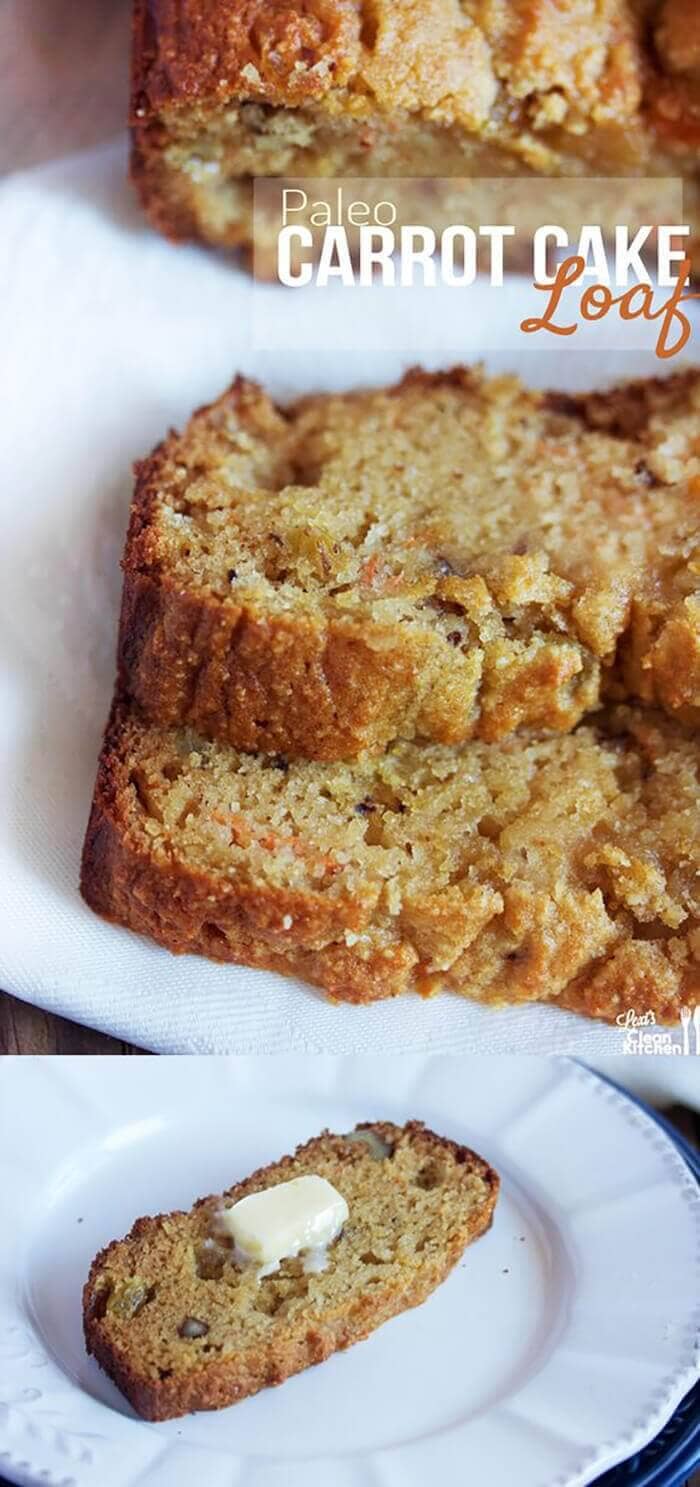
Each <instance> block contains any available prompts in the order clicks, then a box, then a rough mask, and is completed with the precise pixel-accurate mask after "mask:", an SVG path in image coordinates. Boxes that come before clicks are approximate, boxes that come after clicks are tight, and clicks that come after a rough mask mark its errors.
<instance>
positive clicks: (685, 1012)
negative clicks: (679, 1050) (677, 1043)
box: [681, 1007, 700, 1053]
mask: <svg viewBox="0 0 700 1487" xmlns="http://www.w3.org/2000/svg"><path fill="white" fill-rule="evenodd" d="M699 1010H700V1009H699V1008H698V1007H696V1008H695V1011H696V1012H698V1011H699ZM692 1017H693V1014H692V1012H691V1010H690V1007H681V1027H682V1028H683V1052H684V1053H690V1022H691V1018H692ZM697 1040H698V1024H697V1022H696V1023H695V1041H696V1043H697Z"/></svg>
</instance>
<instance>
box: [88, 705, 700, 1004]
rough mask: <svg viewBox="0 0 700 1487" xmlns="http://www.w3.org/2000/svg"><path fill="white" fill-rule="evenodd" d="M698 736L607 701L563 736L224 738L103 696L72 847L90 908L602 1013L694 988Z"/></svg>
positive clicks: (330, 983) (413, 978)
mask: <svg viewBox="0 0 700 1487" xmlns="http://www.w3.org/2000/svg"><path fill="white" fill-rule="evenodd" d="M699 758H700V750H699V746H698V742H697V740H696V739H694V738H693V737H692V735H691V734H690V732H689V730H686V729H684V728H683V727H682V726H681V725H679V724H675V723H672V722H670V721H669V720H668V719H667V718H665V717H664V716H663V715H662V714H658V713H654V712H653V711H651V710H649V711H645V710H639V709H635V708H629V707H624V706H618V707H613V708H612V709H611V710H610V711H608V712H603V713H601V714H600V715H597V716H594V717H593V718H592V719H591V720H590V721H589V722H587V723H586V724H582V725H580V726H579V727H578V728H577V730H576V731H575V732H574V733H572V734H569V735H565V736H556V737H549V738H542V737H531V738H528V737H525V736H521V737H518V738H515V739H510V740H508V741H505V742H502V743H499V744H485V743H481V742H470V743H466V744H463V745H461V746H460V747H450V746H447V745H439V744H430V745H416V744H415V743H410V742H400V743H396V744H394V745H393V746H392V747H390V748H389V749H388V750H387V751H386V752H385V753H384V754H383V755H381V756H379V757H378V758H372V757H369V756H365V757H364V759H362V760H360V761H357V762H355V763H345V764H325V765H324V764H319V763H313V762H303V763H302V762H296V763H293V762H289V761H288V760H287V759H286V758H285V757H284V756H282V755H278V756H263V755H258V756H254V755H247V754H240V753H237V752H236V751H234V750H233V749H231V748H230V747H227V746H224V745H218V744H214V743H207V742H205V741H204V740H203V739H202V738H200V737H198V736H197V735H195V734H193V733H192V732H191V731H189V730H180V731H178V730H174V729H162V728H158V727H157V726H155V725H147V724H144V723H143V722H142V721H141V720H140V719H139V718H137V716H136V715H135V714H134V713H132V712H130V711H129V708H128V707H127V706H125V705H123V704H120V703H117V704H116V705H115V708H114V711H113V715H112V719H111V722H110V725H109V727H108V731H107V734H106V738H105V742H104V746H103V751H102V756H101V760H100V764H99V771H98V778H97V784H96V788H95V795H94V802H93V808H92V815H91V818H90V823H89V827H88V832H87V838H86V842H85V847H84V854H83V868H82V891H83V894H84V897H85V898H86V900H87V902H88V903H89V904H90V906H91V907H92V908H93V909H94V910H95V911H96V912H97V913H99V914H102V915H104V916H105V917H106V918H108V919H111V920H114V921H116V922H118V923H120V924H123V925H126V926H128V927H129V928H131V929H133V930H136V931H137V932H140V933H142V934H146V935H149V936H151V937H152V938H153V939H155V940H157V941H158V942H159V943H160V944H161V945H164V946H166V947H167V948H168V949H170V950H172V951H175V952H185V951H193V952H196V953H198V954H201V955H207V956H210V957H212V958H213V959H215V960H222V961H233V962H239V963H244V964H248V965H252V966H263V967H268V968H270V969H273V970H277V971H281V972H283V973H286V974H289V975H297V976H300V977H302V978H304V979H305V980H307V981H310V982H314V983H316V984H317V985H319V986H321V987H323V988H324V989H325V991H326V992H327V993H329V995H330V996H331V997H332V998H336V999H339V1000H347V1001H350V1002H370V1001H373V1000H375V999H378V998H382V997H388V996H393V995H395V994H396V993H398V992H402V991H405V990H409V989H415V990H418V991H422V992H425V993H427V992H431V991H434V990H438V989H440V988H442V987H445V988H448V989H453V990H454V991H457V992H461V993H462V994H463V995H464V996H468V997H472V998H476V999H478V1000H482V1001H489V1002H497V1003H506V1002H524V1001H539V1002H543V1001H547V1002H551V1003H552V1004H553V1005H556V1006H561V1007H567V1008H570V1009H573V1010H575V1011H578V1012H581V1013H583V1014H587V1015H589V1016H591V1017H600V1018H604V1019H607V1020H609V1021H613V1020H614V1019H615V1018H616V1017H618V1016H619V1014H620V1013H624V1012H627V1011H630V1010H633V1011H635V1012H638V1013H640V1014H641V1013H644V1012H649V1011H651V1012H653V1013H654V1015H655V1017H656V1019H657V1020H658V1021H670V1022H674V1021H676V1020H677V1018H678V1015H679V1009H680V1007H681V1005H682V1004H684V1003H688V1002H690V1003H692V1002H693V1001H695V1000H697V999H698V995H699V993H700V788H699V781H698V764H699Z"/></svg>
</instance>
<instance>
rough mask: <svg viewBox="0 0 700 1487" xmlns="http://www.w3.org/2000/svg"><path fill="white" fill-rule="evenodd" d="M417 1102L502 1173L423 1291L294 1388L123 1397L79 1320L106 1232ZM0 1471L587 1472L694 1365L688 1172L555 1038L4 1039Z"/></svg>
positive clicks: (134, 1475)
mask: <svg viewBox="0 0 700 1487" xmlns="http://www.w3.org/2000/svg"><path fill="white" fill-rule="evenodd" d="M376 1117H388V1118H391V1119H396V1120H398V1121H403V1120H404V1119H406V1118H409V1117H418V1118H422V1119H424V1120H425V1121H427V1122H428V1123H429V1124H432V1125H434V1127H435V1128H436V1129H437V1130H439V1131H440V1132H442V1133H444V1134H446V1135H449V1136H452V1137H456V1138H457V1139H458V1140H461V1141H466V1142H467V1143H470V1144H472V1145H473V1146H474V1147H475V1148H476V1149H477V1150H479V1151H481V1152H482V1153H483V1154H484V1155H485V1156H486V1157H487V1158H488V1159H489V1160H490V1161H492V1162H493V1163H494V1165H495V1166H496V1167H497V1168H498V1170H499V1171H500V1173H501V1175H502V1178H503V1192H502V1196H501V1198H500V1201H499V1204H498V1207H497V1211H496V1217H495V1222H494V1226H493V1228H492V1230H491V1232H490V1233H489V1234H488V1235H486V1236H485V1237H484V1238H483V1239H482V1240H480V1241H479V1242H478V1243H477V1244H475V1245H474V1246H472V1247H471V1248H470V1249H469V1250H468V1251H467V1253H466V1255H465V1258H464V1260H463V1261H462V1262H461V1263H460V1264H459V1266H458V1267H457V1268H456V1269H455V1270H454V1271H453V1273H452V1274H451V1275H450V1277H449V1278H448V1280H447V1281H446V1282H445V1284H444V1285H443V1286H441V1287H440V1288H439V1290H438V1291H437V1292H436V1293H435V1294H434V1295H433V1296H432V1297H431V1298H429V1300H428V1301H427V1302H426V1303H425V1305H424V1306H422V1307H421V1308H420V1309H419V1310H417V1311H414V1312H407V1313H405V1314H404V1315H403V1316H401V1317H399V1318H397V1319H396V1320H394V1321H393V1322H390V1323H389V1324H388V1325H387V1326H385V1327H383V1328H381V1329H380V1330H379V1331H378V1332H377V1333H375V1334H374V1335H373V1336H372V1337H371V1338H370V1339H369V1340H367V1341H366V1342H364V1343H362V1344H361V1345H359V1346H357V1347H355V1348H353V1349H351V1350H350V1352H348V1353H347V1354H342V1355H340V1354H339V1355H337V1356H335V1357H334V1358H332V1359H331V1360H330V1361H329V1362H328V1363H325V1364H324V1365H323V1366H322V1367H319V1368H315V1369H311V1370H309V1371H308V1372H306V1373H304V1374H300V1375H299V1376H298V1377H296V1378H295V1379H292V1380H290V1381H289V1382H288V1383H286V1384H285V1385H284V1387H283V1388H281V1389H276V1390H265V1391H263V1392H262V1393H261V1394H259V1395H257V1396H256V1397H255V1398H254V1399H250V1400H247V1401H244V1402H243V1403H241V1404H239V1405H237V1406H235V1407H234V1408H232V1409H228V1410H223V1411H221V1412H219V1413H217V1414H200V1415H192V1416H189V1417H187V1418H186V1419H183V1420H177V1421H172V1422H170V1423H168V1424H164V1425H157V1426H154V1425H148V1424H145V1423H143V1422H142V1421H139V1420H137V1419H136V1417H135V1416H134V1415H133V1413H132V1411H131V1410H130V1408H129V1406H128V1405H127V1404H126V1403H125V1402H124V1400H123V1399H122V1398H121V1396H120V1395H119V1393H118V1392H117V1390H116V1389H115V1388H114V1387H113V1385H112V1384H111V1383H110V1382H109V1380H108V1379H106V1378H105V1377H104V1375H103V1374H102V1373H101V1372H100V1371H99V1370H98V1368H97V1366H96V1365H95V1364H94V1363H93V1362H92V1361H90V1360H88V1359H87V1357H86V1355H85V1352H84V1348H83V1344H82V1338H81V1317H80V1295H81V1286H82V1283H83V1281H84V1279H85V1276H86V1273H87V1269H88V1266H89V1263H90V1260H91V1259H92V1257H93V1255H94V1253H95V1252H96V1251H97V1250H98V1249H99V1248H100V1247H101V1246H102V1245H104V1244H105V1243H106V1242H107V1241H108V1240H110V1239H112V1238H114V1237H115V1235H119V1234H122V1233H124V1232H125V1231H126V1230H127V1229H128V1228H129V1227H130V1225H131V1222H132V1221H133V1219H134V1218H135V1217H136V1216H137V1215H138V1214H141V1213H145V1212H158V1211H163V1210H168V1209H170V1208H174V1207H178V1206H187V1205H189V1204H190V1203H191V1201H192V1200H193V1199H194V1198H196V1197H197V1196H201V1195H202V1194H205V1193H208V1192H212V1191H214V1192H215V1191H219V1190H221V1189H222V1188H223V1187H224V1186H227V1185H228V1184H230V1183H231V1182H233V1181H234V1180H236V1179H238V1178H240V1177H243V1176H244V1175H245V1174H246V1173H247V1172H248V1171H250V1170H251V1169H252V1168H254V1167H256V1166H257V1165H258V1164H259V1163H261V1162H266V1161H268V1160H272V1159H274V1158H275V1157H277V1156H280V1155H281V1154H282V1153H283V1152H285V1151H287V1150H290V1149H292V1148H293V1146H294V1145H295V1144H296V1143H297V1142H299V1141H302V1140H305V1139H307V1138H308V1137H309V1136H311V1135H314V1134H316V1133H317V1132H318V1131H319V1130H320V1129H322V1128H323V1127H324V1126H330V1127H331V1128H332V1129H336V1130H345V1129H348V1128H350V1127H352V1125H353V1124H354V1123H355V1122H356V1121H357V1120H361V1119H367V1118H376ZM0 1125H1V1127H2V1129H3V1130H4V1131H5V1132H6V1133H7V1132H9V1131H12V1141H11V1142H10V1141H7V1140H5V1142H4V1143H3V1147H4V1150H3V1154H2V1157H1V1158H0V1190H1V1191H2V1193H3V1199H4V1209H5V1216H6V1217H5V1226H6V1225H7V1216H8V1215H9V1216H11V1225H10V1230H9V1243H8V1231H7V1228H6V1227H5V1235H4V1244H3V1248H2V1253H1V1254H0V1473H1V1472H4V1473H5V1474H6V1475H9V1476H10V1478H11V1479H12V1480H13V1481H16V1482H18V1483H22V1484H27V1483H29V1484H32V1487H39V1484H40V1483H48V1484H50V1487H136V1484H137V1483H138V1487H191V1483H192V1480H193V1479H194V1480H199V1481H201V1482H202V1483H206V1484H207V1487H237V1484H245V1487H327V1484H328V1483H332V1484H333V1487H423V1484H424V1483H425V1482H426V1481H427V1480H431V1481H435V1482H439V1483H440V1484H441V1487H458V1484H459V1487H461V1484H463V1483H464V1481H465V1480H469V1481H472V1482H478V1483H482V1482H483V1483H488V1487H513V1483H514V1482H516V1481H517V1483H518V1487H582V1484H584V1483H588V1482H590V1481H591V1480H592V1479H594V1478H595V1477H596V1476H597V1474H598V1473H599V1472H600V1471H602V1470H603V1469H604V1468H606V1467H608V1466H610V1465H612V1464H614V1463H615V1462H617V1461H619V1460H622V1459H623V1458H624V1457H626V1456H628V1455H629V1454H631V1453H632V1452H633V1451H635V1450H637V1449H638V1448H639V1447H641V1446H642V1445H644V1444H645V1443H646V1442H647V1441H648V1440H649V1439H650V1438H651V1437H652V1436H653V1435H654V1434H655V1433H656V1431H657V1430H658V1429H659V1428H660V1427H661V1426H662V1425H663V1424H664V1422H665V1421H666V1420H667V1418H668V1417H669V1415H670V1414H671V1412H672V1411H673V1409H674V1408H675V1406H676V1404H677V1403H678V1401H679V1400H680V1399H681V1398H682V1396H683V1394H684V1393H685V1392H686V1390H687V1389H688V1388H689V1387H690V1386H691V1385H692V1384H693V1382H694V1380H695V1378H696V1377H697V1375H698V1327H697V1323H698V1300H699V1298H700V1291H699V1289H698V1281H699V1276H698V1263H699V1254H700V1199H699V1197H698V1190H697V1187H696V1185H695V1183H694V1182H693V1180H692V1179H691V1177H690V1175H689V1174H688V1171H687V1169H686V1168H685V1167H684V1165H683V1163H682V1161H681V1160H680V1158H679V1157H678V1155H677V1153H676V1152H675V1151H674V1149H673V1147H672V1145H671V1143H670V1142H669V1141H668V1140H667V1139H666V1138H665V1137H664V1135H663V1134H662V1133H661V1132H660V1131H659V1130H658V1128H657V1127H655V1126H654V1125H653V1123H652V1122H651V1121H649V1119H648V1118H647V1117H645V1116H644V1115H643V1114H641V1113H640V1112H639V1110H638V1109H637V1108H636V1107H635V1106H633V1105H632V1104H631V1103H630V1102H629V1101H628V1100H626V1099H625V1098H624V1097H622V1096H620V1095H618V1094H617V1093H616V1092H615V1091H614V1090H612V1089H611V1088H610V1087H609V1086H607V1085H606V1084H604V1083H603V1082H602V1081H600V1080H599V1079H598V1077H597V1076H596V1075H594V1074H592V1073H591V1072H590V1071H588V1070H586V1069H584V1068H583V1067H582V1066H580V1065H577V1064H575V1063H572V1062H570V1061H568V1060H564V1059H560V1060H546V1059H528V1058H520V1059H518V1058H511V1059H507V1060H501V1061H499V1063H498V1064H497V1065H496V1064H494V1061H493V1060H490V1059H488V1058H486V1059H479V1058H474V1059H458V1058H412V1057H394V1058H364V1059H359V1060H357V1059H349V1058H344V1059H343V1058H341V1059H333V1058H329V1057H319V1058H314V1059H305V1058H294V1057H285V1058H277V1059H270V1058H249V1059H246V1058H239V1059H232V1060H228V1059H219V1060H212V1059H188V1060H186V1061H185V1060H181V1059H167V1060H159V1061H158V1062H156V1063H153V1062H152V1061H150V1060H141V1059H135V1060H128V1061H126V1060H123V1059H113V1060H110V1059H100V1060H98V1059H94V1060H93V1059H91V1060H86V1059H65V1058H64V1059H52V1060H49V1059H43V1060H42V1059H38V1060H29V1059H24V1060H21V1059H20V1060H14V1061H9V1060H5V1062H4V1065H3V1070H2V1084H1V1086H0Z"/></svg>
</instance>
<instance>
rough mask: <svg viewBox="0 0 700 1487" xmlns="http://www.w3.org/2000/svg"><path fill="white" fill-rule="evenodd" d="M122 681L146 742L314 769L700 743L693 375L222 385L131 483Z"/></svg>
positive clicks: (697, 415)
mask: <svg viewBox="0 0 700 1487" xmlns="http://www.w3.org/2000/svg"><path fill="white" fill-rule="evenodd" d="M124 570H125V585H124V601H123V610H122V620H121V638H120V678H121V682H120V684H121V687H122V690H123V691H124V692H126V693H127V694H129V695H130V696H132V697H133V698H134V699H135V700H136V701H137V702H138V704H139V705H140V706H141V708H142V709H143V710H144V713H145V714H146V715H147V716H148V717H149V718H150V719H151V720H152V721H154V722H157V723H161V724H168V725H173V726H174V725H183V724H185V725H190V726H193V727H195V728H197V729H198V730H199V731H200V732H202V733H203V734H204V735H206V736H209V737H212V738H216V739H219V740H221V741H222V742H228V743H231V744H232V745H234V746H235V747H237V748H242V749H246V750H251V751H256V750H259V751H264V752H269V753H275V752H283V753H285V754H287V755H288V756H289V757H294V756H300V757H306V758H318V759H327V760H336V759H343V758H344V759H348V758H352V757H354V756H356V755H358V754H360V753H362V752H363V751H365V750H368V749H369V750H374V751H379V750H381V749H382V748H384V747H385V746H386V745H387V744H388V743H390V742H391V741H392V740H393V739H394V738H396V737H398V736H401V737H403V738H417V739H425V740H430V741H435V742H439V743H460V742H462V741H464V740H465V739H468V738H472V737H476V738H481V739H485V740H487V741H494V740H498V739H501V738H504V737H507V736H508V735H509V734H511V733H514V732H516V731H518V730H520V729H541V730H550V731H560V732H566V731H569V730H570V729H571V728H572V727H574V726H575V725H576V723H577V722H578V721H579V720H580V719H581V718H582V716H583V715H584V714H585V713H587V712H589V711H591V709H593V708H595V707H597V706H598V705H599V703H600V701H601V698H610V697H612V698H614V699H615V700H618V701H624V700H628V699H629V700H640V701H643V702H645V703H648V704H650V705H653V706H657V707H660V708H664V709H666V710H667V711H668V712H669V714H671V715H672V716H674V717H675V718H676V719H677V720H678V721H680V722H683V723H686V724H688V725H692V724H695V725H697V723H698V721H700V375H698V373H696V372H686V373H681V374H678V375H676V376H672V377H670V378H669V379H668V380H666V381H649V382H637V383H629V384H623V385H621V386H619V387H616V388H612V389H610V390H609V391H607V392H606V393H604V394H599V395H583V396H579V397H569V396H562V395H561V394H557V393H541V392H534V391H529V390H527V389H526V388H524V387H523V386H522V384H520V383H519V382H518V380H517V379H515V378H513V377H497V378H491V379H489V378H486V377H483V376H482V375H481V374H480V373H479V372H478V370H472V369H466V368H455V369H453V370H452V371H451V372H443V373H437V374H428V373H424V372H420V371H415V372H412V373H410V374H409V375H408V376H407V377H406V378H404V380H403V381H402V382H401V383H400V384H399V385H398V386H396V387H390V388H388V389H378V390H365V391H361V392H352V393H348V394H344V395H323V396H315V397H307V398H304V399H302V400H301V401H298V402H296V403H293V404H291V405H290V406H288V407H284V408H280V407H277V406H276V405H275V404H274V403H273V402H272V401H271V400H270V398H269V397H268V396H267V394H266V393H265V392H264V391H263V390H262V389H261V388H259V387H258V386H256V385H255V384H253V383H251V382H247V381H245V380H243V379H240V378H239V379H238V380H237V381H236V382H235V383H234V385H233V387H232V388H231V389H230V390H229V392H227V393H226V394H225V395H224V396H223V397H222V398H220V399H219V400H218V401H217V402H215V403H213V404H212V405H211V406H210V407H208V408H204V409H201V410H200V411H199V412H198V413H197V414H195V416H194V417H193V418H192V419H191V421H190V423H189V425H188V426H187V428H186V430H185V431H184V433H183V434H181V435H174V434H173V435H171V436H170V437H169V438H168V439H166V441H165V442H164V443H163V444H162V445H161V446H160V447H159V449H157V450H156V451H155V453H154V454H153V455H152V456H151V458H150V459H147V460H145V461H144V462H142V464H141V465H140V467H139V468H138V478H137V486H136V494H135V499H134V505H133V508H132V518H131V524H130V529H129V535H128V539H127V545H126V552H125V557H124Z"/></svg>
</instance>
